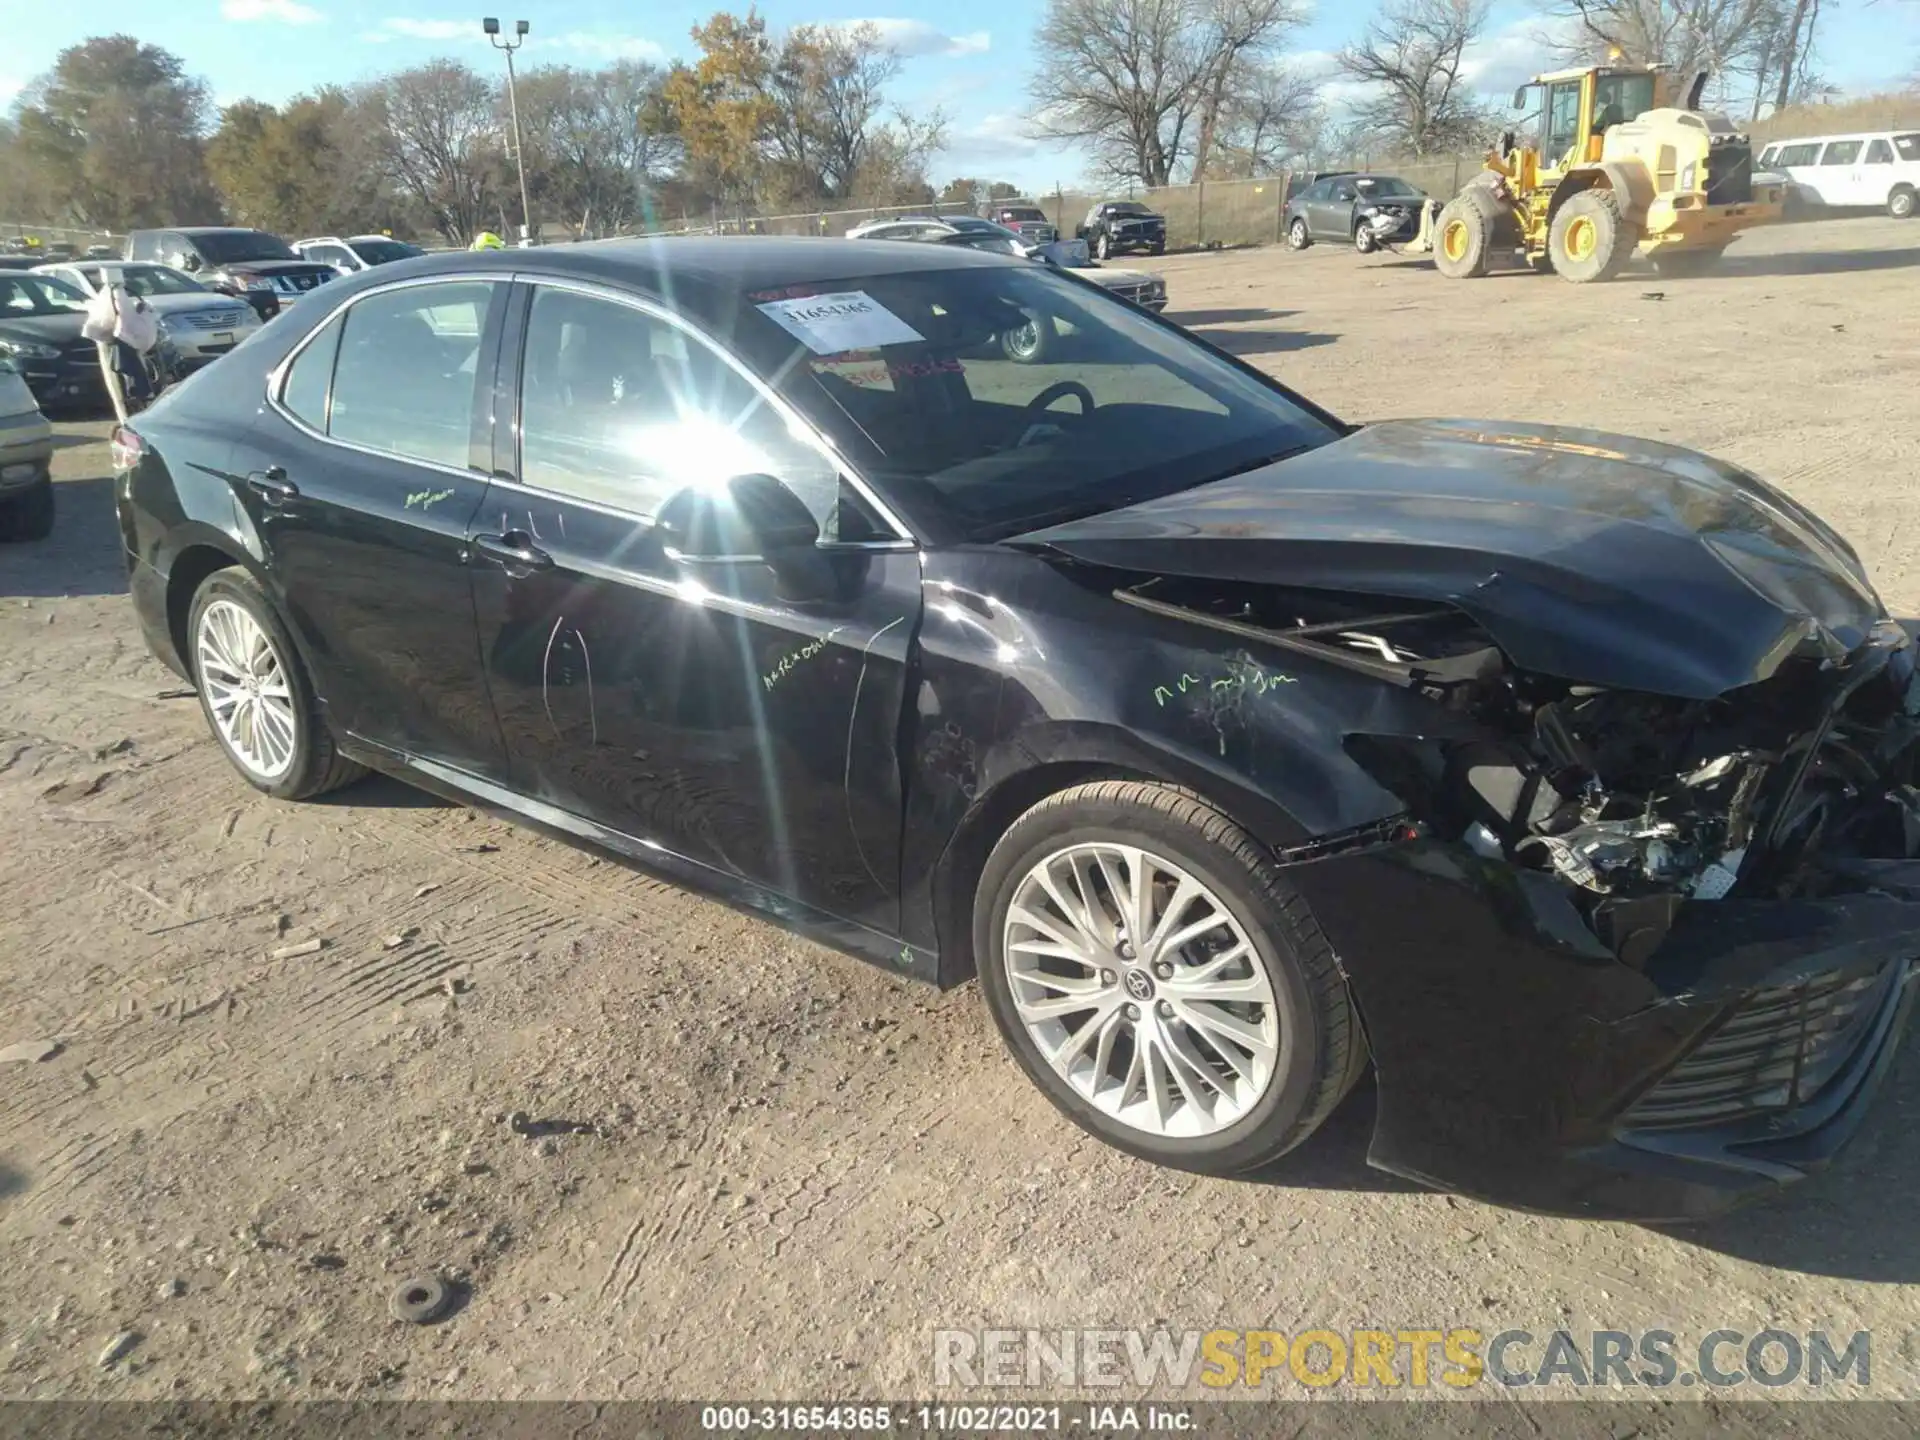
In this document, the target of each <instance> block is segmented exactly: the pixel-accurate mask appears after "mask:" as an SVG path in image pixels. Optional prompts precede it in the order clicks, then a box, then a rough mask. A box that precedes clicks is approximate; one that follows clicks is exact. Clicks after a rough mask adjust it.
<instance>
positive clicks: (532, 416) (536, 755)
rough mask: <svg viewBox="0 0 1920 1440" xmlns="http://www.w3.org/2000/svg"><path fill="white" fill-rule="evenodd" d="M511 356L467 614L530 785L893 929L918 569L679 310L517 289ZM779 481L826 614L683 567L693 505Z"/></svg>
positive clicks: (694, 855) (826, 462) (521, 782)
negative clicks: (793, 508)
mask: <svg viewBox="0 0 1920 1440" xmlns="http://www.w3.org/2000/svg"><path fill="white" fill-rule="evenodd" d="M521 294H522V296H523V297H524V304H525V309H524V311H523V310H522V309H521V303H522V302H521V301H516V306H515V311H514V315H515V319H514V320H513V322H512V328H510V330H509V334H508V339H507V342H506V354H507V357H508V359H507V362H506V363H505V364H503V366H502V371H503V375H507V374H510V373H511V371H512V369H513V360H514V358H516V357H518V358H519V359H520V365H519V372H520V377H521V378H520V383H519V387H518V391H517V393H515V392H514V391H512V390H511V389H509V390H508V392H507V393H505V394H503V395H502V396H501V398H500V400H499V402H498V409H499V411H500V413H501V415H502V416H503V417H505V416H508V415H516V417H517V418H516V420H515V423H514V424H512V425H511V426H508V425H505V424H503V425H502V426H501V427H500V430H499V431H498V438H497V441H496V446H497V448H496V452H495V456H494V463H495V466H496V467H497V468H496V482H495V486H494V489H493V491H492V493H491V494H490V495H489V498H488V500H487V503H486V505H485V506H484V507H483V509H482V511H481V513H479V514H478V515H476V516H475V517H474V519H473V527H474V529H473V544H474V547H475V551H476V561H475V570H474V596H475V605H476V609H477V611H478V616H479V625H480V644H481V649H482V651H483V653H484V655H485V658H486V666H487V673H488V677H489V683H490V689H491V693H492V695H493V698H494V703H495V706H496V708H497V711H498V714H499V720H500V726H501V729H502V731H503V733H504V735H505V738H506V743H507V746H508V749H509V753H510V757H511V764H512V770H513V777H514V786H515V788H516V789H517V790H519V791H521V792H522V793H524V794H527V795H530V796H532V797H533V798H534V799H536V800H540V801H543V802H546V803H548V804H550V805H553V806H555V807H557V808H559V809H560V810H563V811H566V812H568V813H570V814H572V815H576V816H580V817H583V818H585V819H587V820H590V821H592V822H594V823H596V824H598V825H602V826H606V827H608V828H610V829H613V830H615V831H618V832H620V833H621V834H623V835H626V836H629V837H631V838H632V839H634V840H637V841H640V842H641V843H642V844H643V845H646V846H651V847H656V848H658V849H661V850H665V851H668V852H671V853H673V854H677V855H679V856H682V857H684V858H686V859H690V860H693V861H696V862H698V863H700V864H703V865H706V866H710V867H712V868H714V869H716V870H720V871H722V872H724V873H727V874H730V875H735V876H739V877H742V878H745V879H747V880H750V881H753V882H756V883H758V884H761V885H764V886H767V887H769V888H771V889H773V890H775V891H777V892H779V893H781V894H784V895H788V896H791V897H793V898H794V899H797V900H800V901H802V902H804V903H806V904H808V905H811V906H814V907H816V908H817V909H820V910H824V911H826V912H827V913H829V914H831V915H834V916H837V917H840V918H843V919H847V920H852V921H855V922H858V923H860V924H863V925H866V926H869V927H871V928H873V929H876V930H879V931H881V932H883V933H885V934H895V933H897V928H896V927H897V924H898V916H899V908H898V907H899V844H900V818H901V814H902V799H901V789H900V763H899V757H898V752H897V737H898V735H899V731H900V723H901V717H902V707H903V705H904V703H905V700H904V696H905V687H906V677H907V667H908V656H909V654H910V650H911V646H912V643H913V637H914V633H915V629H916V626H917V622H918V617H919V609H920V560H919V555H918V554H917V552H916V549H915V547H914V545H913V543H912V541H911V540H909V539H907V538H905V535H904V532H897V531H893V530H891V529H889V528H887V524H886V520H885V517H884V516H882V515H880V514H879V513H877V511H876V510H875V508H874V507H872V506H870V505H869V504H868V503H867V502H865V501H863V499H862V498H861V496H860V495H859V494H858V493H857V490H856V489H855V487H853V486H852V485H851V484H850V483H849V482H847V481H846V480H844V479H843V477H842V476H841V474H840V472H839V468H838V466H837V465H836V463H835V462H834V461H833V460H832V459H831V457H830V456H829V455H828V454H827V453H826V451H825V450H824V448H823V447H821V446H820V445H819V443H818V442H817V441H815V440H813V439H812V438H811V436H810V434H809V432H807V431H806V429H805V427H804V425H803V424H802V423H801V422H800V421H798V420H797V419H795V418H794V417H792V416H791V415H790V414H789V413H788V412H787V411H786V410H785V409H784V407H782V406H781V405H780V404H779V402H778V401H777V400H775V399H774V398H773V397H772V396H771V395H770V393H769V392H768V391H767V390H766V388H765V387H764V386H763V385H762V384H760V383H759V382H758V381H756V380H754V379H752V378H751V377H750V376H749V375H748V374H746V373H745V372H744V371H743V370H742V369H741V368H739V367H737V366H736V365H734V364H733V363H732V362H731V361H730V360H729V359H728V358H727V357H726V356H725V355H724V354H722V353H721V352H720V351H719V350H717V349H716V348H715V347H713V346H711V345H710V344H709V343H708V342H707V341H706V340H704V339H703V338H702V337H701V336H699V335H697V334H695V333H692V332H691V331H690V330H689V329H688V328H687V327H686V325H685V324H684V323H683V322H682V321H681V320H679V319H678V318H677V317H676V316H674V315H673V314H671V313H670V312H669V311H668V310H667V309H666V308H665V307H664V306H660V305H658V304H656V303H654V302H652V301H649V300H645V299H641V298H638V297H634V296H629V295H624V294H619V293H615V292H608V291H603V290H598V289H596V288H593V287H577V286H573V285H570V284H561V283H558V282H551V283H540V284H537V285H531V286H527V287H525V288H524V289H523V290H522V292H521ZM748 473H753V474H764V475H772V476H774V477H775V478H777V479H779V480H780V481H782V482H783V483H785V484H786V485H787V486H788V487H789V488H790V489H792V490H793V491H795V492H796V493H797V494H799V495H800V496H801V498H802V499H803V500H805V501H806V502H807V504H808V507H809V508H810V509H811V510H812V511H813V512H814V515H815V518H816V520H818V521H820V522H821V523H822V524H823V526H824V528H825V529H826V531H827V532H828V533H829V535H830V536H831V537H832V538H833V540H834V541H835V543H834V545H833V546H832V548H831V555H830V562H829V563H830V564H831V566H832V567H833V568H834V578H835V582H836V583H835V587H834V589H833V591H832V593H831V594H819V595H794V594H791V593H788V592H787V591H786V590H785V589H783V587H782V585H781V584H780V583H779V582H778V581H777V580H776V578H775V576H774V574H773V573H772V571H770V570H769V569H768V568H767V567H766V566H765V565H764V564H761V563H757V562H754V561H751V560H746V561H743V560H740V559H738V558H737V557H735V558H729V551H730V548H731V547H727V546H719V547H716V546H712V545H704V546H700V547H698V548H699V550H700V553H698V554H687V553H683V552H682V551H681V550H679V549H678V548H676V547H674V546H673V545H671V544H670V543H669V542H668V541H667V539H666V538H665V537H664V536H663V534H662V530H661V527H660V526H659V525H658V524H657V523H656V522H657V521H658V520H659V519H660V516H661V512H662V510H663V508H666V507H668V506H670V505H672V504H673V503H674V499H675V497H676V496H680V495H682V492H683V491H685V490H686V489H687V487H688V486H690V485H702V484H713V483H724V481H725V480H726V479H727V478H729V477H730V476H733V475H739V474H748Z"/></svg>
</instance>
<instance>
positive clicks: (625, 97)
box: [519, 60, 676, 234]
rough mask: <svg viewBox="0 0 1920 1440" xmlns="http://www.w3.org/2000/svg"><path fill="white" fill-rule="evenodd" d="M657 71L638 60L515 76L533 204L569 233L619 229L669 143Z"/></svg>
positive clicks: (670, 151)
mask: <svg viewBox="0 0 1920 1440" xmlns="http://www.w3.org/2000/svg"><path fill="white" fill-rule="evenodd" d="M663 79H664V72H663V71H661V70H660V69H658V68H657V67H655V66H652V65H648V64H646V63H645V62H643V61H639V60H618V61H615V62H614V63H613V64H612V65H609V66H607V67H605V68H604V69H600V70H580V69H575V68H573V67H572V66H566V65H549V66H542V67H540V68H538V69H535V70H530V71H528V72H527V73H526V74H525V75H523V76H522V77H521V79H520V87H519V88H520V118H521V128H522V134H523V135H524V136H525V140H526V146H527V173H528V176H529V179H530V180H531V182H532V183H533V186H534V189H535V192H536V193H535V196H534V199H535V203H536V205H537V206H539V207H542V208H545V209H546V210H547V211H548V213H552V212H553V211H555V210H557V211H559V212H560V214H562V215H563V216H565V217H566V219H567V221H568V223H569V225H570V226H571V228H572V229H573V230H574V231H575V232H576V233H581V234H584V233H585V232H586V231H587V230H588V229H589V228H597V229H599V230H601V231H607V230H619V229H623V228H625V227H626V226H627V225H629V224H631V223H632V222H633V221H634V220H635V219H637V218H639V217H640V214H641V209H642V205H643V203H644V196H645V193H646V191H647V189H648V187H649V186H650V185H651V183H652V182H653V181H655V180H656V179H657V178H659V177H660V175H661V174H662V173H663V172H664V171H665V169H666V167H667V163H668V161H669V160H670V159H671V158H673V156H674V152H675V150H676V146H675V145H674V137H673V136H672V133H671V131H670V129H669V128H668V127H665V126H663V125H662V124H660V123H659V122H660V120H661V118H662V112H663V109H664V107H663V104H662V102H661V99H660V94H661V86H662V81H663Z"/></svg>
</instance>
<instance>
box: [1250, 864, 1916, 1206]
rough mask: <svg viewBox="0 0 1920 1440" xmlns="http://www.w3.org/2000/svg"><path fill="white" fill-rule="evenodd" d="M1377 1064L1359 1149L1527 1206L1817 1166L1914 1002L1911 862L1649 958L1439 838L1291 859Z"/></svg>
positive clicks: (1423, 1177)
mask: <svg viewBox="0 0 1920 1440" xmlns="http://www.w3.org/2000/svg"><path fill="white" fill-rule="evenodd" d="M1287 873H1288V876H1289V878H1290V879H1291V880H1292V881H1293V882H1294V883H1295V885H1296V886H1298V887H1299V889H1300V890H1301V891H1302V892H1303V893H1305V894H1306V896H1307V899H1308V901H1309V903H1310V904H1311V905H1312V906H1313V909H1314V911H1315V914H1316V915H1317V917H1319V919H1320V920H1321V923H1322V926H1323V928H1324V929H1325V930H1326V931H1327V934H1328V937H1329V939H1330V940H1331V941H1332V943H1333V947H1334V951H1335V953H1336V954H1337V955H1339V956H1340V957H1341V962H1342V965H1343V967H1344V968H1345V969H1346V971H1347V975H1348V979H1349V982H1350V984H1351V986H1352V988H1353V993H1354V996H1355V999H1356V1000H1357V1002H1358V1004H1359V1007H1360V1012H1361V1017H1362V1020H1363V1022H1364V1023H1365V1026H1366V1029H1367V1033H1368V1038H1369V1042H1370V1044H1371V1048H1372V1050H1373V1054H1374V1056H1375V1065H1376V1071H1377V1079H1378V1092H1379V1105H1378V1118H1377V1121H1376V1126H1375V1133H1374V1138H1373V1145H1372V1149H1371V1151H1370V1153H1369V1157H1368V1158H1369V1160H1370V1162H1371V1163H1372V1164H1374V1165H1376V1166H1378V1167H1379V1168H1381V1169H1384V1170H1388V1171H1392V1172H1394V1173H1397V1174H1401V1175H1405V1176H1408V1177H1409V1178H1412V1179H1416V1180H1419V1181H1422V1182H1424V1183H1428V1184H1432V1185H1436V1186H1440V1187H1442V1188H1445V1189H1449V1190H1455V1191H1459V1192H1461V1193H1464V1194H1469V1195H1475V1196H1479V1197H1481V1198H1484V1199H1487V1200H1491V1201H1495V1202H1497V1203H1500V1204H1505V1205H1512V1206H1517V1207H1520V1208H1523V1209H1534V1210H1543V1211H1550V1212H1554V1213H1566V1214H1578V1215H1582V1216H1588V1217H1595V1218H1613V1219H1627V1220H1638V1221H1682V1220H1697V1219H1702V1218H1706V1217H1709V1216H1712V1215H1715V1214H1718V1213H1720V1212H1722V1211H1724V1210H1726V1209H1727V1208H1729V1207H1730V1206H1732V1205H1734V1204H1737V1203H1739V1202H1740V1201H1742V1200H1745V1199H1748V1198H1750V1197H1752V1196H1753V1195H1755V1194H1757V1193H1762V1192H1766V1191H1769V1190H1772V1189H1774V1188H1776V1187H1777V1186H1779V1185H1782V1184H1785V1183H1789V1182H1792V1181H1795V1180H1798V1179H1801V1178H1803V1177H1804V1176H1806V1175H1807V1174H1808V1173H1810V1172H1812V1171H1813V1170H1816V1169H1818V1168H1819V1167H1820V1166H1821V1165H1823V1164H1825V1163H1826V1162H1827V1161H1828V1160H1830V1159H1831V1158H1832V1156H1833V1155H1834V1154H1835V1153H1836V1152H1837V1151H1838V1150H1839V1148H1840V1147H1841V1146H1842V1145H1843V1144H1844V1143H1845V1142H1846V1140H1847V1139H1848V1138H1849V1137H1850V1136H1851V1135H1852V1133H1853V1131H1854V1130H1855V1129H1856V1128H1857V1127H1858V1125H1859V1123H1860V1121H1861V1119H1862V1118H1863V1116H1864V1114H1865V1113H1866V1110H1867V1109H1868V1106H1869V1102H1870V1100H1871V1097H1872V1095H1873V1093H1874V1091H1875V1089H1876V1088H1877V1085H1878V1082H1879V1081H1880V1079H1881V1078H1882V1077H1883V1076H1884V1074H1885V1073H1886V1071H1887V1069H1888V1067H1889V1066H1890V1064H1891V1062H1892V1058H1893V1055H1894V1052H1895V1049H1896V1046H1897V1044H1898V1041H1899V1037H1900V1034H1901V1031H1902V1029H1903V1028H1904V1025H1905V1022H1906V1018H1907V1014H1908V1011H1909V1010H1910V1008H1911V1006H1912V1003H1913V995H1914V992H1915V986H1914V985H1913V984H1912V983H1911V981H1912V977H1913V975H1914V974H1915V973H1916V969H1915V965H1914V960H1915V957H1920V861H1880V862H1869V863H1867V864H1864V865H1856V867H1854V873H1853V874H1851V875H1850V876H1849V878H1848V881H1847V882H1846V883H1848V884H1850V885H1852V886H1854V887H1857V888H1854V889H1852V890H1849V891H1847V892H1844V893H1837V894H1830V895H1828V896H1826V897H1824V898H1821V899H1817V900H1733V899H1729V900H1724V901H1719V902H1714V903H1711V904H1700V903H1696V904H1693V905H1689V906H1686V907H1684V908H1683V910H1682V912H1681V914H1680V916H1679V918H1678V919H1677V920H1676V923H1675V924H1674V926H1673V928H1672V929H1671V931H1670V932H1669V933H1668V934H1667V937H1666V939H1665V941H1664V943H1662V944H1661V945H1660V946H1659V948H1658V950H1657V952H1656V953H1655V954H1654V956H1653V958H1652V960H1651V961H1650V962H1649V963H1648V964H1647V965H1646V967H1645V968H1644V969H1636V968H1634V967H1632V966H1630V965H1627V964H1625V963H1623V962H1622V961H1621V960H1619V959H1618V958H1617V957H1616V956H1615V955H1614V953H1613V952H1611V951H1610V950H1608V949H1607V948H1606V947H1605V946H1603V945H1602V944H1601V943H1600V942H1599V941H1598V940H1597V939H1596V937H1595V936H1594V934H1593V932H1592V931H1591V929H1589V928H1588V926H1587V925H1586V924H1585V923H1584V921H1583V919H1582V917H1581V915H1580V913H1579V912H1578V911H1577V910H1576V908H1575V907H1574V905H1573V904H1572V902H1571V901H1570V899H1569V895H1568V891H1567V889H1566V888H1565V887H1564V886H1562V885H1561V884H1559V883H1558V882H1557V881H1555V880H1554V879H1552V878H1550V877H1548V876H1545V875H1542V874H1539V873H1535V872H1529V871H1525V870H1522V869H1518V868H1515V867H1513V866H1511V865H1508V864H1506V863H1505V862H1503V861H1500V860H1496V859H1488V858H1485V857H1482V856H1480V855H1478V854H1475V853H1474V852H1472V851H1470V850H1468V849H1466V848H1465V847H1463V846H1458V845H1453V844H1447V843H1442V842H1437V841H1432V840H1417V841H1413V842H1410V843H1406V844H1401V845H1396V846H1391V847H1386V848H1376V849H1371V850H1366V851H1362V852H1359V853H1353V854H1347V855H1339V856H1333V857H1330V858H1326V859H1322V860H1316V861H1312V862H1310V863H1305V864H1299V865H1295V866H1291V867H1289V869H1288V871H1287Z"/></svg>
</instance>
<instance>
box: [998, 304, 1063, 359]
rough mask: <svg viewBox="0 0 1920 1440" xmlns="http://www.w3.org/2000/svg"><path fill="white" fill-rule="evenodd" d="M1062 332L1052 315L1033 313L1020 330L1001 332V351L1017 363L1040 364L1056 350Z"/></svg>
mask: <svg viewBox="0 0 1920 1440" xmlns="http://www.w3.org/2000/svg"><path fill="white" fill-rule="evenodd" d="M1059 341H1060V332H1059V331H1058V330H1057V329H1055V328H1054V324H1053V317H1052V316H1050V315H1032V316H1029V317H1028V318H1027V323H1026V324H1025V325H1023V326H1021V327H1020V328H1019V329H1018V330H1002V331H1001V332H1000V353H1001V354H1002V355H1005V356H1006V357H1007V359H1009V360H1011V361H1013V363H1014V364H1016V365H1038V364H1040V363H1041V362H1042V361H1044V360H1045V359H1046V358H1047V357H1048V356H1049V355H1051V354H1052V353H1053V351H1054V348H1055V346H1056V345H1058V344H1059Z"/></svg>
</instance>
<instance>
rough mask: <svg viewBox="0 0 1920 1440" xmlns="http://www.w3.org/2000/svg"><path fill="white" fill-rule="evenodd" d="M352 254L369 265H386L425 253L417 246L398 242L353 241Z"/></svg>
mask: <svg viewBox="0 0 1920 1440" xmlns="http://www.w3.org/2000/svg"><path fill="white" fill-rule="evenodd" d="M353 253H354V254H356V255H358V256H359V257H360V258H361V259H362V260H364V261H366V262H367V264H369V265H386V264H389V263H390V262H392V261H395V260H407V259H410V258H412V257H413V256H415V255H424V254H426V251H424V250H422V249H421V248H420V247H419V246H418V245H408V244H406V243H405V242H404V241H400V240H355V241H354V242H353Z"/></svg>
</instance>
